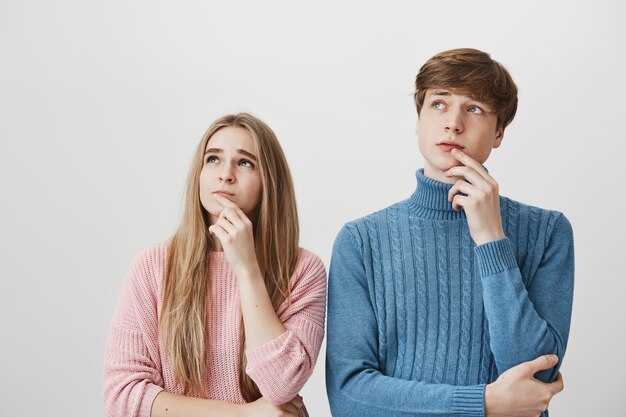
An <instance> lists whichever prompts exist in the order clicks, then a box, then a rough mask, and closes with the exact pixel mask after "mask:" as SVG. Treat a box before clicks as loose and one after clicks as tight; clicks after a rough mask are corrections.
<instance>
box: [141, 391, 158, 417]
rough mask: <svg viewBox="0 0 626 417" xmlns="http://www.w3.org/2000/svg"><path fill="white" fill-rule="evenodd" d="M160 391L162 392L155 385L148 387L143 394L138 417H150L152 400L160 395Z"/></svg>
mask: <svg viewBox="0 0 626 417" xmlns="http://www.w3.org/2000/svg"><path fill="white" fill-rule="evenodd" d="M161 391H163V388H162V387H160V386H158V385H156V384H151V385H150V386H148V388H147V389H146V392H145V393H144V394H143V399H142V402H141V406H140V409H139V417H150V415H151V413H152V404H153V403H154V399H155V398H156V396H157V395H159V394H160V393H161Z"/></svg>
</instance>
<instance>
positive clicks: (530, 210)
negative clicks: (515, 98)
mask: <svg viewBox="0 0 626 417" xmlns="http://www.w3.org/2000/svg"><path fill="white" fill-rule="evenodd" d="M450 188H451V185H448V184H443V183H440V182H437V181H434V180H432V179H429V178H426V177H425V176H424V175H423V171H421V170H420V171H418V172H417V189H416V191H415V193H414V194H413V195H411V197H410V198H408V199H407V200H405V201H402V202H400V203H397V204H394V205H393V206H390V207H388V208H386V209H384V210H381V211H379V212H376V213H373V214H371V215H369V216H366V217H364V218H362V219H359V220H356V221H353V222H349V223H347V224H346V225H345V226H344V227H343V228H342V230H341V231H340V232H339V235H338V236H337V240H336V241H335V246H334V248H333V255H332V261H331V267H330V280H329V301H328V309H329V310H328V313H329V314H328V317H329V321H328V345H327V350H326V352H327V357H326V365H327V366H326V378H327V391H328V397H329V401H330V405H331V410H332V412H333V416H334V417H349V416H358V417H374V416H385V417H386V416H390V415H392V416H400V417H402V416H407V417H408V416H439V417H440V416H444V415H446V416H448V415H449V416H452V415H454V416H483V415H484V388H485V384H488V383H490V382H493V381H494V380H495V379H496V378H497V377H498V375H500V374H501V373H502V372H504V371H505V370H507V369H509V368H511V367H512V366H515V365H517V364H519V363H521V362H524V361H528V360H531V359H534V358H535V357H537V356H540V355H543V354H548V353H555V354H557V355H558V356H559V358H560V359H562V358H563V354H564V352H565V347H566V345H567V337H568V334H569V323H570V317H571V303H572V296H573V272H574V270H573V268H574V254H573V237H572V230H571V226H570V225H569V222H568V221H567V219H566V218H565V217H564V216H563V215H562V214H561V213H558V212H555V211H548V210H543V209H539V208H536V207H530V206H527V205H524V204H521V203H518V202H515V201H513V200H510V199H508V198H506V197H500V206H501V215H502V219H503V225H504V228H505V233H506V237H505V238H504V239H502V240H498V241H494V242H489V243H486V244H484V245H481V246H478V247H476V246H475V245H474V243H473V241H472V239H471V236H470V234H469V228H468V225H467V219H466V217H465V213H464V212H463V211H461V212H456V211H454V210H453V209H452V205H451V204H450V203H449V202H448V200H447V195H448V191H449V190H450ZM520 266H523V267H522V268H520ZM559 366H560V363H559ZM559 366H557V367H555V368H554V369H552V370H549V371H545V372H542V373H539V374H537V377H539V378H540V379H542V380H544V381H550V380H553V379H554V378H555V377H556V372H557V371H558V367H559ZM545 415H547V413H545Z"/></svg>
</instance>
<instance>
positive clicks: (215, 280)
mask: <svg viewBox="0 0 626 417" xmlns="http://www.w3.org/2000/svg"><path fill="white" fill-rule="evenodd" d="M166 257H167V245H166V244H159V245H155V246H153V247H151V248H148V249H146V250H144V251H143V252H141V253H140V254H139V255H138V256H137V257H136V258H135V259H134V260H133V262H132V263H131V266H130V268H129V271H128V274H127V276H126V279H125V282H124V285H123V288H122V291H121V295H120V300H119V303H118V306H117V309H116V311H115V314H114V316H113V320H112V322H111V328H110V333H109V339H108V344H107V348H106V355H105V361H104V401H105V409H106V414H107V416H120V417H122V416H123V417H135V416H138V417H149V416H150V410H151V407H152V402H153V401H154V398H155V397H156V395H157V394H158V393H159V392H161V391H162V390H166V391H168V392H172V393H175V394H183V390H182V387H181V386H180V385H177V384H175V383H174V375H173V371H172V366H171V361H170V359H169V355H168V354H167V352H166V349H165V346H164V344H163V343H162V341H161V340H160V338H159V334H158V327H157V326H158V320H159V317H160V313H161V305H162V282H163V273H164V265H165V261H166ZM210 282H211V285H210V287H211V288H210V294H211V298H210V307H209V311H207V315H206V320H205V323H206V331H207V333H208V334H207V340H208V345H207V347H206V349H205V350H206V363H207V368H206V369H207V376H206V385H207V387H208V390H207V393H206V398H210V399H216V400H222V401H228V402H232V403H240V404H242V403H244V402H245V401H244V399H243V397H242V396H241V391H240V389H239V370H238V369H239V353H240V348H239V336H240V323H241V304H240V300H239V289H238V286H237V277H236V276H235V274H234V273H233V271H232V270H231V269H230V267H229V265H228V262H227V260H226V257H225V255H224V252H211V259H210ZM325 302H326V271H325V269H324V265H323V264H322V261H321V260H320V259H319V258H318V257H317V256H316V255H314V254H313V253H311V252H309V251H307V250H304V249H300V250H299V252H298V258H297V263H296V268H295V272H294V273H293V275H292V277H291V299H290V302H288V301H285V302H284V303H283V304H282V305H281V306H280V308H279V309H278V311H277V315H278V318H279V319H280V320H281V321H282V322H283V324H284V325H285V327H286V328H287V331H286V332H285V333H283V334H282V335H281V336H279V337H277V338H276V339H274V340H271V341H269V342H267V343H265V344H263V345H261V346H259V347H257V348H255V349H252V350H248V351H246V357H247V363H248V364H247V368H246V372H247V373H248V375H250V377H251V378H252V379H253V380H254V382H256V384H257V385H258V387H259V389H260V391H261V394H262V395H263V396H264V397H265V398H266V399H267V400H268V401H270V402H272V403H274V404H283V403H286V402H288V401H289V400H291V399H292V398H293V397H295V396H296V394H297V393H298V392H299V391H300V389H301V388H302V386H303V385H304V383H305V382H306V380H307V379H308V378H309V376H310V375H311V373H312V372H313V366H314V365H315V361H316V359H317V356H318V353H319V349H320V345H321V343H322V339H323V337H324V314H325ZM300 415H301V416H304V415H306V411H305V409H304V408H303V409H302V410H301V412H300Z"/></svg>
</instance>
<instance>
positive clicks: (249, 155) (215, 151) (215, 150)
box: [204, 148, 257, 161]
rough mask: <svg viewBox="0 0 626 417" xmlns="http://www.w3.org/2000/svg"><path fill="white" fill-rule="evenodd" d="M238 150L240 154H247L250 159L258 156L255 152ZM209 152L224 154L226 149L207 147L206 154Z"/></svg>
mask: <svg viewBox="0 0 626 417" xmlns="http://www.w3.org/2000/svg"><path fill="white" fill-rule="evenodd" d="M236 152H237V153H239V154H242V155H245V156H247V157H248V158H250V159H252V160H254V161H256V160H257V158H256V156H254V154H252V153H250V152H248V151H246V150H245V149H236ZM208 153H219V154H222V153H224V149H221V148H209V149H207V150H206V151H205V152H204V154H205V155H206V154H208Z"/></svg>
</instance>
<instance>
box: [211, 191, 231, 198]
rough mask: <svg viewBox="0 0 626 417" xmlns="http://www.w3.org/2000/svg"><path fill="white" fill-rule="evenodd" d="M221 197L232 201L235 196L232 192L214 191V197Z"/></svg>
mask: <svg viewBox="0 0 626 417" xmlns="http://www.w3.org/2000/svg"><path fill="white" fill-rule="evenodd" d="M216 194H217V195H220V196H222V197H224V198H227V199H229V200H231V199H232V198H233V197H234V196H235V194H233V193H231V192H230V191H226V190H218V191H213V195H216Z"/></svg>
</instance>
